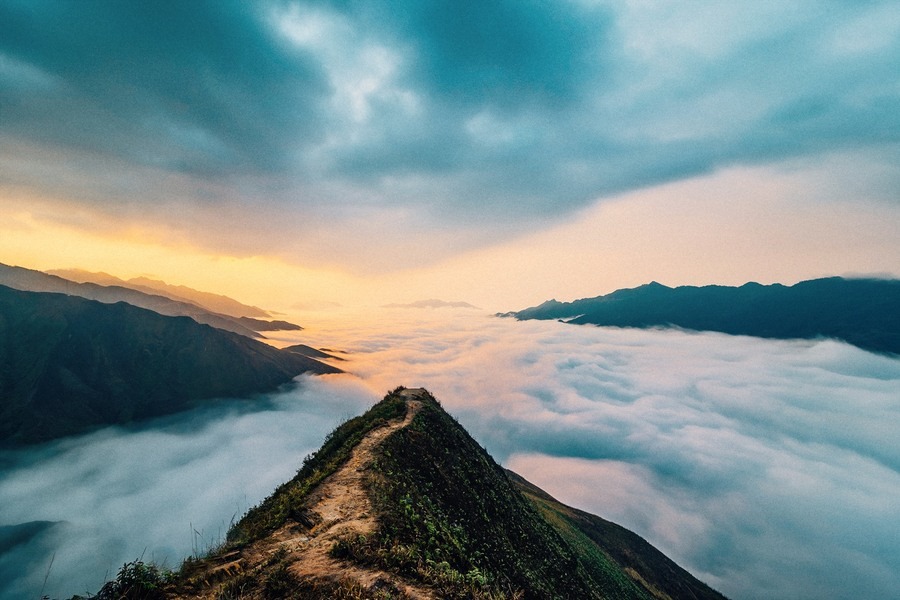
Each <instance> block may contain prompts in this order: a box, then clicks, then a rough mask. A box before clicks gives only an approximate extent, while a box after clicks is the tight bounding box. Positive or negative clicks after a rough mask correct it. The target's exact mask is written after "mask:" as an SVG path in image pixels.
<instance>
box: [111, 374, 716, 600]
mask: <svg viewBox="0 0 900 600" xmlns="http://www.w3.org/2000/svg"><path fill="white" fill-rule="evenodd" d="M656 569H659V570H658V571H657V570H656ZM117 591H118V592H121V591H122V590H117ZM166 597H171V598H232V597H235V598H236V597H240V598H247V599H250V598H388V597H393V598H623V599H624V598H635V599H651V598H671V599H678V598H693V599H700V598H708V599H721V598H723V597H722V596H721V595H720V594H718V593H717V592H715V591H714V590H711V589H710V588H708V587H707V586H705V585H703V584H702V583H700V582H699V581H697V580H696V579H695V578H694V577H692V576H691V575H690V574H688V573H687V572H686V571H684V570H683V569H680V568H679V567H677V565H675V564H674V563H672V562H671V561H669V560H668V559H667V558H665V557H664V556H663V555H662V554H661V553H659V552H658V551H656V550H655V549H653V548H652V546H650V545H649V544H647V542H645V541H644V540H642V539H641V538H639V537H638V536H635V535H634V534H631V533H630V532H627V531H626V530H624V529H622V528H618V527H617V526H615V525H613V524H611V523H608V522H606V521H603V520H602V519H599V518H597V517H593V516H592V515H588V514H587V513H581V512H580V511H575V510H574V509H571V508H569V507H566V506H564V505H562V504H560V503H558V502H556V501H555V500H553V499H552V498H550V497H549V496H548V495H547V494H546V493H544V492H542V491H540V490H539V489H538V488H535V487H534V486H532V485H530V484H528V483H527V482H525V481H524V480H522V479H521V478H519V477H518V476H512V477H511V476H509V475H507V472H506V471H504V470H503V469H502V468H501V467H500V466H499V465H497V464H496V463H495V462H494V461H493V459H491V457H490V456H489V455H488V454H487V453H486V452H485V451H484V449H483V448H481V447H480V446H479V445H478V444H477V442H475V441H474V440H473V439H472V438H471V437H470V436H469V435H468V433H466V431H465V430H464V429H463V428H462V427H461V426H460V425H459V424H458V423H457V422H456V421H455V420H453V419H452V418H451V417H450V416H449V415H448V414H447V413H446V412H444V410H443V409H442V408H441V407H440V405H439V403H438V402H437V401H436V400H435V399H434V398H433V397H432V396H431V395H430V394H429V393H428V392H426V391H425V390H405V389H403V388H398V389H397V390H395V391H394V392H391V393H390V394H388V396H386V397H385V399H384V400H383V401H382V402H380V403H379V404H377V405H376V406H374V407H373V408H372V409H371V410H370V411H369V412H367V413H366V414H365V415H363V416H361V417H356V418H354V419H351V420H350V421H347V422H346V423H344V424H343V425H341V426H340V427H339V428H338V429H336V430H335V431H334V432H333V433H332V434H331V435H330V436H329V437H328V438H327V439H326V441H325V444H324V445H323V447H322V448H321V449H320V450H319V451H318V452H316V453H315V454H314V455H312V456H311V457H308V458H307V459H306V460H305V461H304V463H303V466H302V467H301V469H300V470H299V471H298V474H297V476H296V477H295V478H294V479H292V480H291V481H289V482H287V483H285V484H284V485H282V486H281V487H279V488H278V489H277V490H276V491H275V492H274V493H273V494H272V496H270V497H269V498H267V499H266V500H265V501H264V502H263V503H261V504H260V505H259V506H258V507H256V508H254V509H252V510H251V511H249V512H248V514H247V515H246V516H245V517H244V518H243V519H242V520H241V521H240V522H238V523H237V525H236V526H235V527H234V528H233V529H232V531H231V532H230V533H229V537H228V543H227V544H226V545H225V546H224V547H223V548H222V549H221V550H220V551H219V552H217V553H214V554H213V555H211V556H209V557H207V558H204V559H196V560H190V561H188V562H186V563H185V565H184V567H183V568H182V571H181V573H180V575H179V576H178V578H176V580H175V581H174V582H173V583H171V584H169V586H168V588H167V595H166Z"/></svg>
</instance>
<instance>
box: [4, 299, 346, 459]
mask: <svg viewBox="0 0 900 600" xmlns="http://www.w3.org/2000/svg"><path fill="white" fill-rule="evenodd" d="M307 371H308V372H313V373H334V372H338V369H335V368H334V367H331V366H329V365H326V364H324V363H321V362H319V361H316V360H314V359H311V358H308V357H304V356H301V355H298V354H295V353H290V352H283V351H281V350H278V349H276V348H273V347H271V346H268V345H266V344H263V343H261V342H257V341H255V340H251V339H248V338H246V337H244V336H241V335H237V334H234V333H231V332H227V331H222V330H219V329H215V328H212V327H209V326H206V325H201V324H199V323H197V322H196V321H194V320H192V319H189V318H187V317H166V316H162V315H159V314H157V313H155V312H152V311H149V310H145V309H142V308H137V307H135V306H131V305H130V304H127V303H124V302H119V303H116V304H104V303H101V302H95V301H92V300H86V299H83V298H77V297H72V296H65V295H63V294H53V293H42V292H23V291H18V290H13V289H11V288H8V287H5V286H0V444H20V443H31V442H38V441H43V440H48V439H52V438H56V437H60V436H64V435H69V434H74V433H79V432H81V431H84V430H86V429H89V428H91V427H95V426H100V425H108V424H116V423H127V422H130V421H132V420H135V419H143V418H147V417H154V416H159V415H164V414H169V413H172V412H176V411H178V410H182V409H185V408H187V407H188V406H189V404H190V403H191V402H192V401H195V400H201V399H206V398H215V397H242V396H247V395H250V394H253V393H258V392H263V391H269V390H272V389H274V388H276V387H277V386H279V385H281V384H283V383H286V382H289V381H290V380H291V379H292V378H293V377H294V376H296V375H298V374H300V373H302V372H307Z"/></svg>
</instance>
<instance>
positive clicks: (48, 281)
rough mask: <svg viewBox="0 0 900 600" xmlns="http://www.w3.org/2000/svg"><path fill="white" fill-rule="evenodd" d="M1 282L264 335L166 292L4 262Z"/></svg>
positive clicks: (255, 335) (252, 335)
mask: <svg viewBox="0 0 900 600" xmlns="http://www.w3.org/2000/svg"><path fill="white" fill-rule="evenodd" d="M0 285H5V286H7V287H11V288H13V289H16V290H22V291H25V292H53V293H57V294H67V295H70V296H78V297H81V298H87V299H88V300H96V301H98V302H103V303H106V304H114V303H116V302H127V303H128V304H131V305H132V306H138V307H140V308H146V309H147V310H152V311H154V312H157V313H159V314H161V315H166V316H168V317H190V318H192V319H193V320H195V321H197V322H198V323H203V324H205V325H210V326H211V327H215V328H217V329H222V330H225V331H231V332H234V333H239V334H241V335H244V336H247V337H251V338H260V337H263V336H261V335H260V334H259V333H257V332H256V331H254V330H253V329H250V328H249V327H247V326H246V325H245V324H243V323H240V322H239V321H238V320H237V319H233V318H231V317H226V316H225V315H219V314H216V313H211V312H209V311H208V310H206V309H204V308H200V307H199V306H197V305H196V304H191V303H188V302H179V301H177V300H172V299H171V298H167V297H165V296H157V295H152V294H147V293H144V292H140V291H138V290H133V289H131V288H126V287H121V286H116V285H98V284H96V283H76V282H74V281H69V280H67V279H63V278H61V277H57V276H56V275H48V274H47V273H42V272H41V271H34V270H32V269H25V268H23V267H11V266H8V265H4V264H0Z"/></svg>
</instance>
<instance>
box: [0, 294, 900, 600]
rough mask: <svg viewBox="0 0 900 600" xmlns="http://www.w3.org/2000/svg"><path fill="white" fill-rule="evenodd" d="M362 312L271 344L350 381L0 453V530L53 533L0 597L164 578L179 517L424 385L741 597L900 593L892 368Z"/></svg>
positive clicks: (594, 507)
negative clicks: (144, 570)
mask: <svg viewBox="0 0 900 600" xmlns="http://www.w3.org/2000/svg"><path fill="white" fill-rule="evenodd" d="M438 313H440V314H438ZM368 317H369V318H368V319H363V318H362V317H361V316H359V315H357V316H354V317H353V318H348V317H347V316H346V315H344V316H342V317H341V319H340V320H335V321H334V323H333V324H331V325H329V324H327V323H324V322H322V323H318V324H316V326H315V327H310V328H308V329H307V330H305V331H304V332H302V334H299V333H298V334H296V337H291V338H290V340H288V337H287V336H286V337H285V340H284V341H285V342H287V341H292V342H296V341H302V342H303V343H307V344H311V345H314V346H327V347H331V348H339V349H345V350H348V351H350V352H349V353H348V354H341V356H342V357H343V358H346V359H348V360H347V361H346V362H342V363H341V366H342V368H346V369H347V370H348V371H350V372H352V373H354V375H339V376H328V377H325V378H316V379H304V380H303V381H302V384H301V386H300V387H299V388H298V389H297V390H296V391H294V392H291V393H289V394H287V395H282V396H275V397H273V398H272V399H271V400H270V401H269V402H268V403H266V404H264V405H263V409H264V410H261V411H257V412H249V411H247V410H246V408H247V407H246V406H244V410H238V408H237V406H242V405H230V404H228V405H225V410H221V411H220V410H218V409H212V410H210V411H209V412H203V413H195V414H191V415H187V416H186V417H184V418H177V417H176V418H173V419H170V420H166V421H162V422H158V423H155V424H151V425H150V426H149V427H147V428H145V429H141V430H135V431H130V432H126V431H121V430H115V429H113V430H105V431H101V432H98V433H96V434H94V435H92V436H88V437H86V438H79V439H74V440H69V441H66V442H62V443H59V444H56V445H51V446H48V447H45V448H43V449H41V450H40V451H39V452H38V453H37V455H33V454H28V455H14V456H4V457H3V459H4V463H3V464H4V468H3V477H2V478H0V504H2V505H3V506H4V507H13V509H12V510H11V511H7V512H9V516H6V515H5V517H6V518H7V519H9V521H7V522H4V523H0V525H12V524H19V523H27V522H32V521H50V522H58V521H62V522H64V523H63V524H61V525H55V526H49V528H46V527H45V526H42V525H40V524H36V525H32V526H31V527H32V528H33V529H35V530H36V533H35V534H34V537H33V538H32V539H31V541H30V542H29V543H26V544H22V545H20V546H17V547H16V548H15V550H14V552H7V553H5V554H2V555H0V572H9V573H12V572H15V571H16V570H19V571H23V572H25V573H27V575H25V576H24V577H23V578H21V579H19V580H16V581H13V582H12V584H9V583H7V585H8V586H11V587H8V588H7V589H6V590H3V591H2V592H0V598H3V600H6V598H10V599H12V598H14V597H19V596H18V594H21V593H23V591H27V593H28V594H32V593H33V595H37V591H38V589H39V587H40V583H41V581H42V579H43V576H44V573H45V572H46V568H47V565H48V563H49V560H50V557H51V553H52V552H53V550H54V549H55V551H56V557H55V559H54V567H53V569H52V571H51V579H50V582H51V585H48V591H49V592H52V593H57V592H59V593H60V594H61V593H63V592H64V591H66V592H67V593H74V592H83V591H84V589H85V588H87V589H96V587H97V584H98V583H99V581H100V580H101V579H102V577H103V574H104V573H106V572H107V571H108V572H110V573H112V572H114V571H115V570H116V569H117V568H118V567H119V566H120V565H121V563H123V562H125V561H126V560H133V559H134V558H136V557H138V556H140V555H141V554H144V556H145V557H147V558H149V557H152V558H155V559H157V560H160V559H163V558H168V559H169V563H170V564H171V565H173V566H174V565H177V563H178V561H179V560H180V558H181V557H183V556H184V555H186V554H188V553H190V552H191V550H192V549H191V545H192V539H191V537H192V536H191V532H190V527H191V525H193V527H194V528H195V529H198V530H199V531H202V532H203V537H202V540H201V541H200V545H202V544H203V543H212V541H213V540H214V539H216V538H217V537H218V536H219V535H221V534H222V533H224V531H225V529H226V528H227V525H228V522H229V520H230V519H231V518H232V516H233V515H235V514H236V513H241V512H242V511H243V510H245V509H246V508H248V507H249V506H251V505H253V504H255V503H256V502H258V501H259V500H260V499H262V498H263V497H264V496H265V495H267V494H268V493H269V492H271V490H272V489H273V488H274V487H275V485H276V484H277V483H280V482H281V481H284V480H286V479H288V478H289V477H290V476H291V475H292V474H293V472H294V470H295V469H296V468H297V467H298V466H299V463H300V459H301V458H302V456H303V455H304V454H306V453H307V452H309V451H310V450H312V449H315V448H316V447H317V446H318V444H319V443H320V442H321V440H322V438H323V436H324V434H325V433H326V432H327V431H328V430H330V429H331V428H332V427H333V426H334V425H335V424H336V423H337V421H338V420H339V419H341V418H343V417H348V416H351V415H353V414H356V413H357V412H359V411H361V410H362V409H363V408H364V407H365V406H366V405H368V404H370V403H371V402H374V401H375V400H376V399H378V398H380V397H381V396H382V395H383V394H384V392H385V391H386V390H388V389H392V388H393V387H395V386H397V385H400V384H402V385H406V386H410V387H412V386H420V385H421V386H426V387H428V388H429V389H430V390H431V391H432V392H433V393H434V394H435V395H436V396H437V397H438V398H439V399H440V400H441V402H442V403H443V405H444V406H445V407H446V408H447V409H448V410H449V411H450V412H451V413H452V414H454V415H455V416H457V417H458V418H459V419H460V421H461V422H462V424H463V425H464V426H466V428H467V429H468V430H469V431H470V432H471V433H472V434H473V435H474V436H475V438H476V439H478V440H479V442H480V443H482V444H483V445H484V446H485V447H486V448H487V449H488V451H490V452H491V453H492V454H493V455H494V456H495V457H496V458H497V459H498V460H499V461H500V462H502V463H503V464H504V465H506V466H509V467H510V468H512V469H514V470H516V471H517V472H519V473H521V474H522V475H524V476H525V477H527V478H529V479H530V480H532V481H533V482H535V483H536V484H538V485H540V486H542V487H544V489H546V490H547V491H549V492H550V493H551V494H553V495H555V496H556V497H557V498H559V499H560V500H562V501H564V502H567V503H569V504H572V505H575V506H577V507H579V508H583V509H585V510H588V511H591V512H593V513H595V514H598V515H600V516H603V517H606V518H609V519H611V520H613V521H616V522H618V523H620V524H622V525H625V526H626V527H628V528H630V529H632V530H634V531H636V532H637V533H639V534H640V535H642V536H644V537H645V538H647V539H648V540H649V541H650V542H651V543H653V544H654V545H656V546H657V547H658V548H660V549H661V550H663V551H664V552H666V553H667V554H668V555H669V556H671V557H672V558H673V559H674V560H676V562H678V563H679V564H681V565H683V566H685V567H686V568H688V569H689V570H690V571H691V572H693V573H694V574H695V575H697V576H698V577H700V578H701V579H703V580H705V581H706V582H707V583H709V584H711V585H713V586H714V587H716V588H718V589H719V590H720V591H722V592H723V593H725V594H726V595H728V596H730V597H733V598H735V599H736V600H755V599H760V600H761V599H763V598H773V597H776V598H778V597H781V598H783V597H791V598H798V599H807V598H808V599H813V598H816V599H820V598H829V599H848V600H849V599H851V598H859V597H872V598H877V597H889V596H890V595H891V594H892V593H893V591H894V590H896V589H898V587H900V579H898V573H900V545H898V542H897V536H896V531H895V530H894V528H892V527H891V526H890V525H891V524H893V523H897V522H900V507H898V506H897V503H896V498H897V497H898V495H900V450H898V448H897V445H896V443H895V442H896V439H897V434H898V430H897V424H896V418H895V416H896V414H897V411H898V410H900V396H898V394H897V389H898V387H900V386H898V384H900V361H898V360H897V359H892V358H886V357H882V356H877V355H873V354H869V353H866V352H863V351H861V350H858V349H856V348H854V347H851V346H848V345H844V344H840V343H837V342H831V341H819V342H806V341H803V342H791V341H768V340H759V339H753V338H741V337H730V336H725V335H717V334H693V333H686V332H679V331H639V330H617V329H603V328H593V327H576V326H570V325H564V324H560V323H555V322H523V323H519V322H515V321H512V320H506V319H497V318H492V317H486V316H481V315H474V314H472V311H467V310H462V309H460V310H453V311H450V312H446V311H436V312H429V313H428V314H427V315H426V314H424V313H422V312H420V311H408V310H386V309H384V310H381V311H379V312H378V313H377V314H376V315H368ZM272 457H278V458H277V459H276V460H273V459H272ZM14 462H15V463H17V464H18V465H19V466H18V467H15V468H14V467H12V464H13V463H14ZM42 527H44V528H43V529H42ZM2 533H3V532H2V531H0V534H2ZM0 539H2V538H0ZM193 543H195V544H196V543H197V542H196V540H194V541H193ZM98 548H101V549H103V551H102V552H100V553H98V551H97V549H98ZM23 564H24V565H26V566H23ZM66 586H69V587H66ZM72 586H75V587H74V588H73V587H72Z"/></svg>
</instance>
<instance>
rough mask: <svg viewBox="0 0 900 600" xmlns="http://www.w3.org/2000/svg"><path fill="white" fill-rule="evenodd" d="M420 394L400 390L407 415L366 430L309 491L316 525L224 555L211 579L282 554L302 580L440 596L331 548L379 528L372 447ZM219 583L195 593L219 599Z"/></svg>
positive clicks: (288, 528)
mask: <svg viewBox="0 0 900 600" xmlns="http://www.w3.org/2000/svg"><path fill="white" fill-rule="evenodd" d="M421 393H427V392H425V390H423V389H421V388H418V389H406V390H402V391H401V392H400V394H401V395H402V396H403V397H404V398H405V400H406V407H407V408H406V416H405V417H404V418H403V419H396V420H393V421H389V422H388V423H386V424H385V425H383V426H381V427H378V428H376V429H373V430H372V431H370V432H369V433H368V434H366V436H365V437H364V438H363V439H362V440H361V441H360V442H359V444H357V445H356V447H355V448H354V449H353V451H352V453H351V455H350V458H349V459H348V460H347V462H346V463H344V464H343V465H342V466H341V467H340V468H339V469H338V470H337V471H335V472H334V473H332V474H331V475H330V476H328V477H327V478H326V479H325V480H324V481H322V483H321V484H319V486H318V487H316V488H315V489H314V490H313V491H312V492H310V494H309V497H308V500H307V506H308V507H309V514H310V516H311V519H310V520H311V521H312V522H314V523H315V525H314V526H313V527H312V528H310V529H307V528H305V527H302V526H299V525H298V524H297V523H294V522H288V523H286V524H285V525H283V526H282V527H281V528H279V529H277V530H276V531H274V532H273V533H272V534H271V535H269V536H267V537H265V538H263V539H261V540H258V541H256V542H253V543H251V544H250V545H249V546H247V547H246V548H243V549H242V550H240V551H239V552H232V553H229V554H227V555H225V556H224V557H222V558H225V559H227V560H228V562H225V563H223V564H221V565H219V566H217V567H215V568H213V569H212V570H211V571H210V572H209V574H210V582H214V580H217V579H220V578H229V577H233V576H235V575H237V574H241V573H251V572H253V571H254V570H257V569H259V568H264V567H265V565H266V564H267V562H269V561H270V560H271V559H272V557H274V556H276V555H279V554H280V555H281V556H283V557H284V558H283V560H284V561H285V562H286V563H287V564H288V570H289V571H290V573H291V574H292V575H293V576H295V577H296V578H297V579H300V580H322V581H328V582H333V583H339V582H347V581H349V582H352V583H355V584H358V585H361V586H362V587H364V588H367V589H370V590H371V589H379V588H382V587H392V588H395V589H397V590H400V591H401V592H402V593H404V594H405V595H406V596H407V597H408V598H415V599H426V600H430V599H432V598H435V596H434V594H433V593H432V592H431V591H430V590H428V589H426V588H422V587H418V586H413V585H410V584H409V583H407V582H405V581H403V580H401V579H400V578H398V577H397V576H395V575H393V574H391V573H388V572H385V571H381V570H378V569H376V568H364V567H360V566H357V565H354V564H351V563H350V562H348V561H345V560H340V559H335V558H332V557H331V556H330V551H331V548H332V547H333V546H334V544H335V542H336V541H337V540H338V539H341V538H346V537H355V536H357V535H370V534H372V533H373V532H374V531H375V528H376V525H377V523H376V520H375V516H374V514H373V511H374V509H373V506H372V502H371V500H370V499H369V493H368V491H367V490H366V486H365V478H366V476H367V471H368V469H369V467H370V465H371V463H372V460H373V458H374V455H373V451H374V450H375V448H377V447H378V446H379V445H380V444H381V443H382V442H383V441H384V440H385V439H386V438H387V437H388V436H389V435H391V434H392V433H394V432H395V431H397V430H399V429H401V428H403V427H406V426H407V425H409V423H410V422H411V421H412V419H413V417H415V415H416V413H418V411H419V409H420V408H421V407H422V402H421V401H420V400H418V399H417V396H418V395H419V394H421ZM217 587H218V586H216V585H210V586H209V587H208V588H207V589H206V590H205V591H204V592H203V593H201V594H199V595H195V596H190V597H193V598H215V597H216V588H217ZM184 598H187V597H186V596H184Z"/></svg>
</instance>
